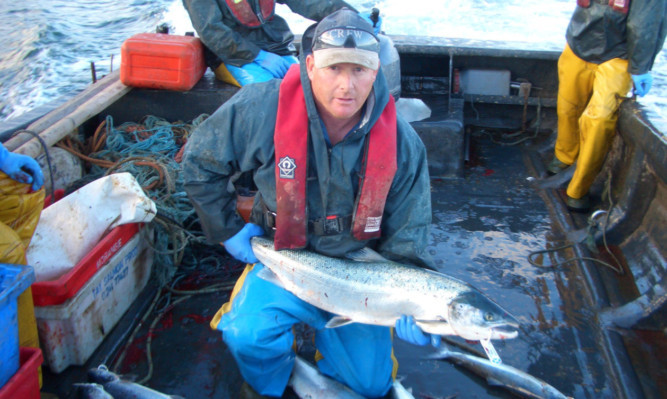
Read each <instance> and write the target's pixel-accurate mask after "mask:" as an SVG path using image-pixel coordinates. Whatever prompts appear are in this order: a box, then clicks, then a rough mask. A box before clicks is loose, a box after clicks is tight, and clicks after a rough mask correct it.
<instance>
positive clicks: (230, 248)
mask: <svg viewBox="0 0 667 399" xmlns="http://www.w3.org/2000/svg"><path fill="white" fill-rule="evenodd" d="M262 235H264V229H262V228H261V227H260V226H258V225H256V224H254V223H246V225H245V226H243V228H242V229H241V231H239V232H238V233H236V234H235V235H234V236H232V237H231V238H229V239H228V240H227V241H225V242H223V243H222V244H223V245H224V246H225V249H226V250H227V252H229V254H230V255H231V256H233V257H234V258H235V259H238V260H240V261H241V262H245V263H257V262H258V260H257V257H255V253H254V252H252V247H251V246H250V239H251V238H252V237H255V236H262Z"/></svg>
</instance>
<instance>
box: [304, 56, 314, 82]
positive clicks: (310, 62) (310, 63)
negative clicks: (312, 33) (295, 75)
mask: <svg viewBox="0 0 667 399" xmlns="http://www.w3.org/2000/svg"><path fill="white" fill-rule="evenodd" d="M314 70H315V58H313V54H312V53H311V54H308V55H307V56H306V72H308V78H309V79H310V80H313V73H314Z"/></svg>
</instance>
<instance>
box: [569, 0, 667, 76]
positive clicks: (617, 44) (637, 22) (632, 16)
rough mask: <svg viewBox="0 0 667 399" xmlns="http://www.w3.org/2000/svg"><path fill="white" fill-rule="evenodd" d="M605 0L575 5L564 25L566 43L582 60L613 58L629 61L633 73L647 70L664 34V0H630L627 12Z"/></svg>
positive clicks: (596, 61)
mask: <svg viewBox="0 0 667 399" xmlns="http://www.w3.org/2000/svg"><path fill="white" fill-rule="evenodd" d="M608 3H609V2H608V0H591V1H590V6H589V7H587V8H585V7H581V6H577V7H576V9H575V10H574V14H573V15H572V19H571V20H570V24H569V25H568V27H567V32H566V39H567V43H568V45H569V46H570V48H571V49H572V51H573V52H574V54H576V55H577V57H579V58H581V59H582V60H584V61H587V62H591V63H594V64H601V63H603V62H605V61H609V60H611V59H612V58H621V59H624V60H628V61H629V65H628V72H629V73H630V74H632V75H641V74H644V73H647V72H648V71H650V70H651V68H652V67H653V61H654V60H655V57H656V56H657V55H658V53H659V52H660V50H661V49H662V45H663V43H664V42H665V35H666V34H667V21H665V18H667V0H630V9H629V11H628V13H627V14H625V13H623V12H621V11H616V10H614V9H612V7H610V6H609V5H608Z"/></svg>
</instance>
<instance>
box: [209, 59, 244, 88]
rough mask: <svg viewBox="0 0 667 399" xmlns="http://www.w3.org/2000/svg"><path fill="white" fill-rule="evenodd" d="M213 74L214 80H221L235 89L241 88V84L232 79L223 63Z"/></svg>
mask: <svg viewBox="0 0 667 399" xmlns="http://www.w3.org/2000/svg"><path fill="white" fill-rule="evenodd" d="M213 72H214V74H215V78H216V79H218V80H221V81H223V82H225V83H229V84H230V85H233V86H236V87H241V84H240V83H239V82H238V81H237V80H236V79H234V77H233V76H232V74H231V73H230V72H229V69H227V67H226V66H225V64H224V63H222V64H220V66H219V67H217V68H216V69H215V71H213Z"/></svg>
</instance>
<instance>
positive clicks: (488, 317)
mask: <svg viewBox="0 0 667 399" xmlns="http://www.w3.org/2000/svg"><path fill="white" fill-rule="evenodd" d="M484 320H486V321H493V314H492V313H488V312H487V313H485V314H484Z"/></svg>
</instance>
